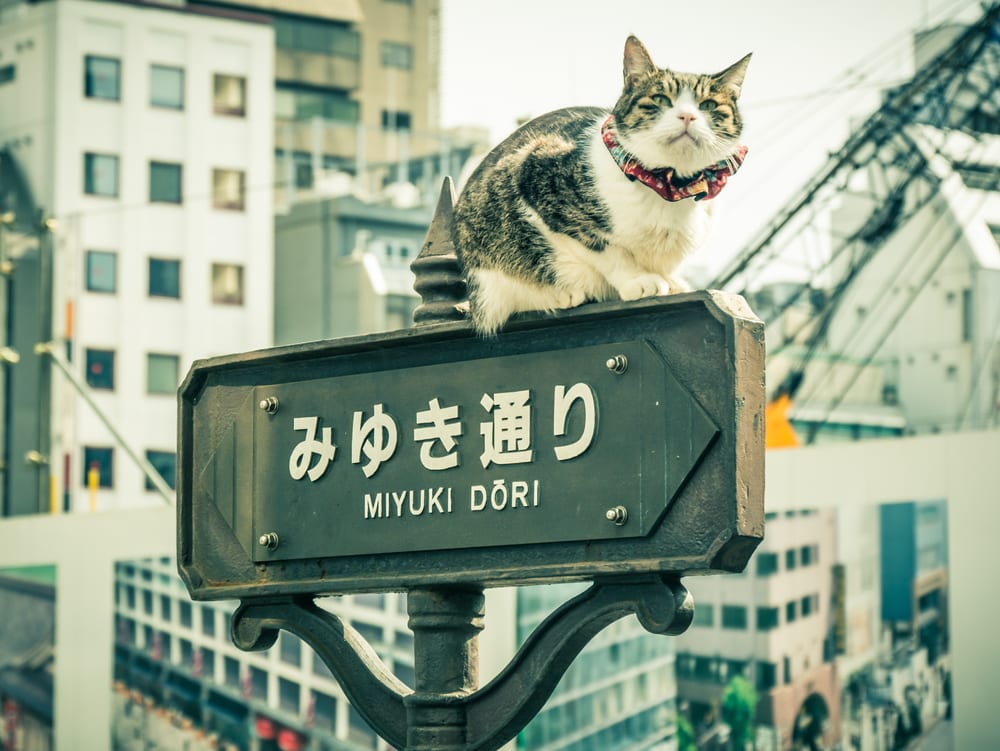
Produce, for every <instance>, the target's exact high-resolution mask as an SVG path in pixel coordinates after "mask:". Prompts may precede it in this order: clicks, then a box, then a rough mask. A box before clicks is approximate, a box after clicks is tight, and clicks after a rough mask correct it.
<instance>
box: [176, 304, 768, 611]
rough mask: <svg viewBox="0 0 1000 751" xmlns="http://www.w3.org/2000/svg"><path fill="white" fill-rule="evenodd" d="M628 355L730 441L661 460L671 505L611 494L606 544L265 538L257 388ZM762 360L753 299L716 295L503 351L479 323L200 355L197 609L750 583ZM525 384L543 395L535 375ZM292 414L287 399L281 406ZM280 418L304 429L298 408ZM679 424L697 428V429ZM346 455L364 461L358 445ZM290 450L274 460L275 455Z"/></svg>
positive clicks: (672, 443)
mask: <svg viewBox="0 0 1000 751" xmlns="http://www.w3.org/2000/svg"><path fill="white" fill-rule="evenodd" d="M622 343H630V346H633V349H634V347H635V346H640V347H641V346H648V347H649V348H650V349H651V350H652V351H653V352H655V353H656V357H659V358H662V363H663V366H664V370H665V372H666V373H667V379H668V380H670V379H673V381H675V382H676V385H677V388H678V389H680V390H681V391H683V392H684V393H687V394H689V395H690V401H691V403H692V404H694V405H696V406H695V407H694V408H692V409H693V410H694V411H698V410H702V411H703V412H704V414H705V415H706V416H707V417H708V424H709V425H711V426H714V427H715V428H717V431H713V430H709V431H708V432H710V433H711V435H710V436H708V437H707V438H706V437H705V436H702V438H701V443H700V444H699V445H697V446H695V445H693V444H694V443H695V441H694V439H693V438H691V437H690V436H688V435H680V436H678V435H675V434H674V435H673V437H672V439H671V440H667V441H665V442H664V445H663V446H662V447H657V449H658V450H662V453H663V454H664V455H665V460H667V459H669V458H670V457H680V456H681V455H682V454H683V455H684V456H683V457H682V458H681V459H676V460H675V461H674V464H673V465H671V466H672V468H671V467H668V468H667V470H666V472H667V477H668V480H667V482H666V483H664V482H663V481H662V478H660V481H658V482H646V483H645V485H646V487H652V488H659V495H660V497H659V498H643V499H637V498H626V499H621V498H608V499H607V503H606V504H604V505H603V506H601V508H600V509H599V510H600V511H601V512H602V514H601V516H602V517H603V518H596V516H594V530H595V531H594V533H593V534H591V535H590V537H591V538H592V539H565V540H564V539H559V535H558V534H556V535H555V538H554V539H551V540H550V541H545V538H544V535H543V536H542V538H538V537H537V536H536V537H535V538H533V541H531V542H526V543H523V544H522V543H519V542H518V541H517V540H516V539H513V541H512V537H513V538H516V537H517V533H516V532H515V533H514V534H513V535H507V537H506V541H505V542H504V543H503V544H497V545H493V544H491V543H490V542H489V541H485V540H482V539H479V540H478V541H477V542H475V543H474V544H469V543H468V541H465V542H464V543H463V542H459V544H457V545H456V547H455V548H454V549H448V548H447V547H446V546H442V545H441V544H440V543H439V544H438V547H437V549H399V548H400V547H401V546H402V547H408V546H407V545H404V544H403V543H388V544H387V545H388V547H386V546H385V545H383V546H382V549H381V550H378V551H375V552H371V553H358V552H357V550H362V549H363V544H362V545H360V546H359V547H358V548H356V549H355V551H354V552H352V553H351V554H348V555H343V554H337V553H336V551H335V550H331V551H330V553H325V552H324V550H323V548H322V545H320V544H318V543H317V542H316V540H312V541H311V542H310V545H309V546H303V547H300V548H298V549H296V547H295V545H296V539H295V538H296V537H297V538H298V540H299V541H302V538H303V533H302V529H301V528H300V529H299V531H298V532H297V533H296V534H293V535H292V538H291V539H289V538H287V537H286V539H285V540H282V530H281V529H273V530H272V529H270V528H268V529H266V530H265V529H264V526H266V524H265V523H264V522H265V520H264V518H263V517H265V516H267V514H266V513H264V512H266V511H267V510H268V505H269V504H270V503H272V500H271V499H270V498H265V497H257V498H254V495H255V494H256V495H257V496H262V491H261V488H260V487H259V486H261V482H260V477H261V475H260V469H259V467H258V468H257V469H253V467H251V466H250V464H249V463H248V460H247V457H248V456H251V455H253V454H254V452H255V450H256V449H255V446H254V443H255V441H256V440H257V439H258V435H259V431H260V429H261V428H260V426H261V425H266V421H267V420H268V419H269V418H268V415H267V411H268V406H267V404H266V403H265V402H266V397H265V395H264V390H267V389H264V390H261V388H260V387H262V386H264V385H270V386H273V387H274V388H280V387H281V386H282V385H284V386H289V385H290V384H291V385H295V384H299V385H298V386H297V388H298V390H299V391H300V392H301V391H303V389H304V388H305V387H303V386H301V384H303V383H309V382H312V383H316V384H322V382H323V379H330V380H331V382H337V379H341V382H344V380H343V379H349V378H354V379H355V380H357V377H358V376H360V377H362V379H364V378H365V377H370V378H375V377H379V374H385V373H387V372H388V373H390V374H395V375H397V376H398V379H399V382H400V384H401V385H400V387H399V388H400V389H402V390H405V389H407V388H408V385H407V373H408V371H410V370H412V369H415V368H425V369H428V372H433V374H434V377H435V378H440V379H442V380H447V378H448V373H449V372H451V371H452V370H454V372H455V373H456V374H458V373H460V371H462V368H463V367H466V366H465V365H464V364H467V363H470V362H471V363H480V365H482V366H485V367H486V368H487V369H488V368H489V365H490V363H496V362H500V361H501V360H503V359H504V358H513V360H509V362H521V361H519V360H517V358H522V360H523V362H524V363H533V362H535V361H536V358H541V359H542V360H545V361H548V360H551V359H552V358H556V359H558V358H559V356H560V353H564V354H565V356H566V357H567V358H570V359H572V357H571V356H572V353H573V352H578V351H580V350H582V349H585V348H593V352H594V353H595V354H594V357H600V356H601V353H603V352H605V351H607V352H608V353H609V355H610V353H613V352H616V351H618V349H620V346H616V345H621V344H622ZM636 343H639V344H636ZM588 356H589V355H588ZM608 359H609V360H612V359H613V356H609V358H608ZM763 364H764V327H763V324H762V323H761V322H760V320H759V319H757V318H756V316H754V314H753V313H752V312H751V311H750V309H749V308H748V307H747V305H746V303H745V302H744V301H743V299H742V298H741V297H739V296H735V295H731V294H727V293H722V292H714V291H708V292H704V291H702V292H693V293H689V294H684V295H672V296H668V297H665V298H651V299H647V300H641V301H637V302H630V303H603V304H595V305H587V306H584V307H581V308H579V309H576V310H572V311H566V312H564V313H561V314H559V315H556V316H540V315H539V316H525V317H524V318H522V319H520V320H516V321H513V322H512V323H510V324H509V325H508V327H507V328H506V330H505V333H504V335H503V336H502V337H497V338H483V337H480V336H477V335H476V334H475V332H474V331H473V330H472V328H471V326H470V325H469V324H467V323H464V322H462V323H443V324H437V325H428V326H422V327H418V328H416V329H406V330H402V331H396V332H390V333H385V334H377V335H372V336H360V337H352V338H348V339H341V340H336V341H330V342H316V343H310V344H303V345H294V346H288V347H280V348H275V349H272V350H266V351H260V352H252V353H248V354H241V355H232V356H226V357H218V358H212V359H209V360H200V361H198V362H196V363H195V364H194V365H193V366H192V368H191V370H190V372H189V373H188V376H187V378H186V379H185V381H184V383H183V384H182V385H181V388H180V392H179V394H180V400H179V425H180V431H179V437H178V444H179V445H178V522H179V523H178V552H179V560H178V565H179V569H180V572H181V575H182V577H183V578H184V580H185V582H186V584H187V585H188V588H189V590H190V592H191V595H192V597H193V598H195V599H229V598H248V597H266V596H280V595H289V594H292V595H294V594H309V595H316V594H339V593H349V592H362V591H390V590H392V591H400V590H407V589H412V588H414V587H427V586H446V585H447V586H454V585H463V584H475V585H483V586H507V585H512V584H529V583H540V582H550V581H568V580H586V579H592V578H595V577H602V576H611V575H619V574H650V573H660V574H662V573H666V572H670V573H671V574H676V575H677V576H680V575H685V574H691V573H709V572H713V571H740V570H742V569H743V567H744V566H745V565H746V562H747V560H748V559H749V557H750V555H751V553H752V552H753V550H754V549H755V548H756V547H757V545H758V544H759V542H760V541H761V539H762V538H763V533H764V512H763V452H764V426H763V423H762V421H761V415H762V414H763V404H764V383H763V371H764V368H763ZM600 367H601V368H604V369H610V370H613V369H614V363H613V362H610V361H608V362H605V361H604V359H601V361H600ZM647 371H648V368H647ZM476 372H482V368H480V370H477V371H476ZM381 377H383V379H384V375H383V376H381ZM525 377H526V381H527V382H528V383H529V384H530V382H531V378H532V374H531V373H527V374H526V376H525ZM595 377H596V376H595ZM635 377H636V378H640V376H639V375H636V376H635ZM642 377H646V378H647V380H648V376H642ZM596 388H597V391H598V393H599V394H600V393H601V392H600V388H599V387H596ZM315 391H316V389H315V388H313V389H312V390H311V391H310V392H309V393H313V392H315ZM289 393H297V392H295V391H294V389H293V390H292V391H289ZM423 396H433V394H432V393H430V392H427V393H426V394H424V395H423ZM280 404H281V399H280V397H279V398H277V403H276V405H275V406H276V408H277V409H278V410H281V408H282V407H281V406H278V405H280ZM368 406H369V407H370V406H371V405H368ZM358 408H359V409H360V408H361V406H360V405H359V406H358ZM602 409H603V410H604V412H605V413H608V414H610V413H609V412H608V411H609V410H614V405H613V404H603V405H602ZM643 409H644V410H645V409H646V408H645V407H644V408H643ZM669 411H670V410H669V408H668V412H669ZM282 417H283V418H285V419H286V420H287V421H290V420H291V416H290V415H288V414H287V413H282ZM657 419H658V418H657ZM671 419H673V417H671ZM261 421H264V422H261ZM609 424H611V421H610V418H609ZM682 424H683V425H691V424H692V423H691V420H690V419H689V420H688V421H687V422H685V423H682ZM255 426H257V427H255ZM472 427H473V428H475V427H476V425H473V426H472ZM619 430H620V429H619ZM685 430H686V429H685ZM347 431H348V432H349V428H347ZM285 432H286V434H287V435H286V439H289V440H291V439H293V438H294V435H293V434H292V433H291V431H288V430H286V431H285ZM641 432H642V431H636V433H635V434H628V433H627V432H626V434H623V435H621V436H618V437H617V438H616V436H614V435H609V434H607V433H604V434H602V435H601V436H600V441H602V442H604V441H613V440H620V442H621V451H622V453H623V456H625V455H629V454H631V453H634V452H636V451H640V450H642V449H641V448H640V446H639V445H638V443H639V438H640V433H641ZM695 432H697V430H695ZM702 432H704V430H703V431H702ZM301 436H302V434H299V437H301ZM292 444H294V440H292ZM345 444H346V440H345ZM688 444H692V445H688ZM606 445H607V444H604V443H602V446H606ZM220 447H221V448H220ZM338 450H339V451H341V452H344V453H345V454H349V453H350V449H349V447H348V446H347V445H344V446H341V447H340V448H339V449H338ZM685 452H687V453H685ZM275 455H276V454H275V453H274V451H273V450H272V451H271V453H270V454H269V457H270V459H272V460H273V457H274V456H275ZM282 456H283V455H282ZM347 460H348V457H346V456H343V457H339V458H338V461H341V462H346V461H347ZM285 461H286V462H287V458H286V459H285ZM473 461H475V458H474V457H473ZM209 462H214V465H213V466H214V467H219V466H221V467H224V468H225V469H226V472H224V473H223V474H224V475H225V478H224V479H223V480H218V479H217V478H215V477H214V475H213V477H212V479H209V478H208V475H211V474H212V473H215V474H218V470H217V469H212V470H211V471H208V472H207V471H206V467H207V465H208V463H209ZM258 463H259V462H258ZM681 464H684V465H685V466H681ZM579 466H580V467H586V466H587V465H586V464H584V463H581V464H580V465H579ZM607 466H608V465H607V463H606V462H605V463H604V464H602V465H601V467H602V470H601V471H602V472H606V471H608V470H607ZM630 466H632V465H630ZM642 466H646V465H642ZM629 471H631V472H635V471H636V470H635V469H630V470H629ZM640 471H645V470H640ZM657 471H658V472H663V471H664V470H663V469H659V470H657ZM678 472H681V474H682V475H683V476H681V475H679V474H678ZM255 473H256V474H255ZM653 474H656V472H654V473H653ZM670 478H674V479H673V480H672V481H671V480H670ZM678 478H679V479H678ZM623 479H628V478H623ZM671 482H672V484H671ZM227 483H229V485H228V486H227V485H226V484H227ZM265 484H266V483H265ZM627 484H628V483H625V482H623V485H627ZM664 485H666V486H669V487H666V488H665V487H664ZM223 486H226V487H225V488H224V489H223ZM567 487H568V486H567ZM577 489H578V492H579V484H577ZM645 492H646V491H643V493H645ZM655 494H656V491H654V492H653V495H654V496H655ZM569 496H570V492H569V491H567V492H566V493H562V494H560V492H559V491H558V489H555V488H551V487H550V488H549V490H548V491H547V496H546V500H547V502H549V503H552V504H563V505H564V506H566V507H569V506H571V505H572V504H574V499H573V498H572V497H569ZM623 500H624V501H625V502H624V503H623V502H622V501H623ZM640 500H641V501H642V503H641V504H640V506H641V508H642V511H640V512H639V513H638V514H636V512H635V510H634V509H635V506H634V503H636V502H639V501H640ZM595 502H597V501H594V500H591V504H593V503H595ZM657 504H659V506H658V507H657ZM619 508H623V509H625V512H624V513H625V516H626V519H628V521H625V523H624V524H617V523H616V522H618V521H623V520H622V519H621V517H620V516H619V517H618V519H616V518H615V517H614V515H615V513H618V514H619V515H620V514H622V513H623V512H622V511H621V510H617V511H616V509H619ZM650 508H653V509H654V511H650V510H649V509H650ZM629 509H633V510H632V511H631V518H629V513H630V512H629ZM592 510H593V509H592ZM605 510H606V516H605V515H604V511H605ZM283 513H284V512H283ZM289 513H290V512H289ZM331 513H334V512H333V511H331ZM273 516H274V515H273V514H272V517H273ZM592 516H593V515H592ZM275 518H277V519H278V520H279V521H280V520H281V519H282V518H289V517H283V516H282V514H277V516H276V517H275ZM497 518H498V519H499V517H497ZM508 518H512V515H511V516H509V517H508ZM588 518H591V517H588ZM369 521H371V520H369ZM387 523H388V522H387ZM547 523H551V520H549V522H547ZM262 525H263V526H262ZM300 527H301V525H300ZM359 531H360V530H359ZM267 535H273V537H270V538H269V537H267ZM576 537H580V535H576ZM538 539H542V541H537V540H538ZM282 544H284V545H285V547H284V548H282ZM411 547H412V546H411ZM415 547H419V545H417V546H415ZM303 551H305V552H303Z"/></svg>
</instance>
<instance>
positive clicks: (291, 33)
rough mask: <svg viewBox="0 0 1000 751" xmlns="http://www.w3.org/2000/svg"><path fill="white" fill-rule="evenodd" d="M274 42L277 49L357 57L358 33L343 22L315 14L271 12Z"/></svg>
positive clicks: (359, 35)
mask: <svg viewBox="0 0 1000 751" xmlns="http://www.w3.org/2000/svg"><path fill="white" fill-rule="evenodd" d="M274 44H275V46H276V47H277V48H278V49H281V50H298V51H300V52H319V53H320V54H323V55H333V56H335V57H346V58H349V59H351V60H359V59H361V34H359V33H358V32H357V31H355V30H354V29H352V28H350V27H349V26H347V25H346V24H338V23H331V22H327V21H322V20H320V19H317V18H310V19H305V18H293V17H290V16H275V17H274Z"/></svg>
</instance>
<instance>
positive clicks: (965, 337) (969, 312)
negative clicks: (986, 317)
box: [962, 289, 975, 342]
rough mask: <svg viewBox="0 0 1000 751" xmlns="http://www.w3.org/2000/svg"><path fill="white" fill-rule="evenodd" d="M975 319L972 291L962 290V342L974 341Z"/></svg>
mask: <svg viewBox="0 0 1000 751" xmlns="http://www.w3.org/2000/svg"><path fill="white" fill-rule="evenodd" d="M974 319H975V309H974V308H973V306H972V290H971V289H963V290H962V341H963V342H971V341H972V333H973V332H972V325H973V320H974Z"/></svg>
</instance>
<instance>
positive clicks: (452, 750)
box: [403, 587, 486, 751]
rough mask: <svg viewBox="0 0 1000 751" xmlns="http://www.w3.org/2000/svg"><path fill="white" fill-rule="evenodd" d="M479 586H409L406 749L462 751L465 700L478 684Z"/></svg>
mask: <svg viewBox="0 0 1000 751" xmlns="http://www.w3.org/2000/svg"><path fill="white" fill-rule="evenodd" d="M485 602H486V598H485V597H484V596H483V589H482V587H472V588H462V589H454V588H428V589H411V590H409V592H408V596H407V612H408V613H409V615H410V620H409V626H410V630H411V631H413V674H414V681H415V683H416V685H415V686H414V692H413V693H412V694H410V695H409V696H407V697H406V698H405V699H404V700H403V703H404V705H405V706H406V717H407V731H406V751H466V749H467V748H468V745H467V742H466V725H467V721H468V716H467V707H468V704H467V703H466V702H465V701H463V699H464V698H465V697H466V696H468V695H469V694H471V693H472V692H473V691H475V690H476V688H477V686H478V683H479V645H478V636H479V632H480V631H482V629H483V612H484V605H485Z"/></svg>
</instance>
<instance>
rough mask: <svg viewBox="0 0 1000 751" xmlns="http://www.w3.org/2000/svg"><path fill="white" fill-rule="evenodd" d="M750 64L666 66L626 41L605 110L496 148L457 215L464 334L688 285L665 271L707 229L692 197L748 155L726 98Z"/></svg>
mask: <svg viewBox="0 0 1000 751" xmlns="http://www.w3.org/2000/svg"><path fill="white" fill-rule="evenodd" d="M749 62H750V55H747V56H745V57H744V58H742V59H741V60H739V61H738V62H736V63H734V64H733V65H731V66H730V67H728V68H726V69H725V70H723V71H722V72H721V73H716V74H714V75H698V74H689V73H675V72H673V71H670V70H667V69H661V68H657V67H656V65H655V64H654V63H653V61H652V59H651V58H650V56H649V53H648V52H647V51H646V48H645V47H644V46H643V45H642V42H640V41H639V40H638V39H637V38H636V37H635V36H630V37H629V38H628V40H627V41H626V42H625V54H624V78H625V81H624V88H623V90H622V94H621V97H620V98H619V99H618V102H617V103H616V104H615V106H614V108H613V109H612V110H610V111H608V110H604V109H599V108H595V107H571V108H567V109H561V110H556V111H554V112H550V113H549V114H547V115H542V116H541V117H539V118H536V119H535V120H532V121H530V122H528V123H527V124H525V125H523V126H522V127H521V128H519V129H518V130H517V131H515V132H514V133H513V134H512V135H511V136H509V137H508V138H507V139H506V140H505V141H503V142H502V143H501V144H500V145H499V146H497V147H496V148H495V149H493V151H491V152H490V153H489V154H488V155H487V156H486V157H485V158H484V159H483V161H482V162H481V163H480V164H479V166H478V167H477V168H476V169H475V171H474V172H473V173H472V174H471V175H470V176H469V179H468V181H467V183H466V185H465V187H464V188H463V190H462V192H461V194H460V196H459V198H458V201H457V203H456V205H455V214H454V216H455V240H456V246H457V252H458V255H459V258H460V260H461V262H462V264H463V266H464V268H465V272H466V281H467V284H468V289H469V300H468V303H467V307H466V311H467V312H468V313H469V314H471V318H472V322H473V326H474V327H475V329H476V330H477V331H478V332H479V333H481V334H485V335H492V334H495V333H496V332H497V331H498V330H499V329H500V328H501V327H502V326H503V324H504V323H505V322H506V321H507V320H508V319H509V318H510V316H511V315H513V314H514V313H517V312H521V311H529V310H543V311H553V310H558V309H563V308H572V307H576V306H578V305H580V304H582V303H584V302H588V301H602V300H614V299H621V300H636V299H638V298H641V297H649V296H651V295H662V294H669V293H675V292H686V291H690V287H689V286H688V284H687V283H686V282H685V281H684V280H683V279H681V278H680V277H679V276H677V275H676V274H675V271H676V269H677V267H678V266H679V265H680V263H681V261H682V260H684V258H685V257H687V256H688V255H690V254H691V252H692V251H694V250H695V249H696V248H697V247H698V246H699V245H701V244H702V242H703V241H704V239H705V237H706V235H707V230H708V225H709V218H710V214H711V210H710V207H711V201H708V200H702V199H708V198H713V197H715V195H716V194H717V193H718V191H719V190H721V189H722V186H724V185H725V183H726V180H727V179H728V177H729V176H730V175H731V174H732V173H734V172H735V171H736V169H738V167H739V165H740V164H741V163H742V161H743V158H744V156H745V154H746V147H744V146H741V145H740V143H739V138H740V134H741V132H742V128H743V125H742V119H741V117H740V113H739V110H738V109H737V106H736V103H737V99H738V98H739V96H740V92H741V89H742V86H743V79H744V76H745V74H746V68H747V65H748V63H749Z"/></svg>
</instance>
